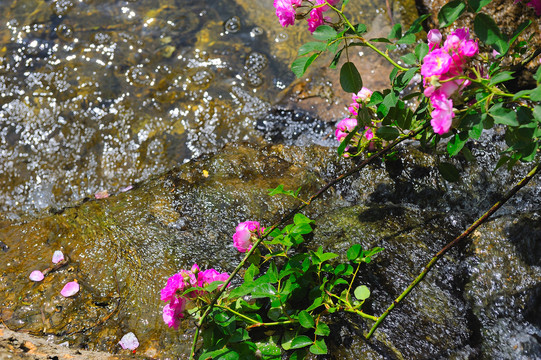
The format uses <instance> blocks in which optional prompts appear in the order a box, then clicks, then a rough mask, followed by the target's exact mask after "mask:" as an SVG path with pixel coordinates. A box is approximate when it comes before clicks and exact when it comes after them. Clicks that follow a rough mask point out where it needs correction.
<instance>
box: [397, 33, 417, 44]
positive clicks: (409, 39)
mask: <svg viewBox="0 0 541 360" xmlns="http://www.w3.org/2000/svg"><path fill="white" fill-rule="evenodd" d="M415 40H417V37H416V36H415V34H407V35H404V37H402V38H401V39H400V40H398V41H397V42H396V43H397V44H408V45H409V44H413V43H414V42H415Z"/></svg>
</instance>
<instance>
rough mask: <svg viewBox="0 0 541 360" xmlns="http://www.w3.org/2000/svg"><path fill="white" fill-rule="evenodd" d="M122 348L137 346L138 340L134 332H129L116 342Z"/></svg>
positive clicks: (134, 347)
mask: <svg viewBox="0 0 541 360" xmlns="http://www.w3.org/2000/svg"><path fill="white" fill-rule="evenodd" d="M118 343H119V344H120V346H122V348H123V349H130V350H135V349H137V348H138V347H139V340H137V337H136V336H135V334H134V333H132V332H129V333H127V334H126V335H124V336H123V337H122V339H120V341H119V342H118Z"/></svg>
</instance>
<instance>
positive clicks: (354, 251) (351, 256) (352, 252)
mask: <svg viewBox="0 0 541 360" xmlns="http://www.w3.org/2000/svg"><path fill="white" fill-rule="evenodd" d="M362 251H363V247H362V246H361V245H360V244H355V245H353V246H351V247H350V248H349V249H348V251H347V253H346V255H347V257H348V260H349V261H353V260H355V259H357V258H358V257H359V256H360V255H361V253H362Z"/></svg>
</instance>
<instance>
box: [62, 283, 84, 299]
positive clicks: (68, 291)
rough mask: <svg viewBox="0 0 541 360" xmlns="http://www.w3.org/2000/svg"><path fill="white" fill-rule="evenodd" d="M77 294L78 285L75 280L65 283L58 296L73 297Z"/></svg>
mask: <svg viewBox="0 0 541 360" xmlns="http://www.w3.org/2000/svg"><path fill="white" fill-rule="evenodd" d="M78 292H79V284H78V283H77V281H76V280H74V281H72V282H69V283H67V284H66V285H64V288H63V289H62V291H60V294H62V296H64V297H68V296H73V295H75V294H77V293H78Z"/></svg>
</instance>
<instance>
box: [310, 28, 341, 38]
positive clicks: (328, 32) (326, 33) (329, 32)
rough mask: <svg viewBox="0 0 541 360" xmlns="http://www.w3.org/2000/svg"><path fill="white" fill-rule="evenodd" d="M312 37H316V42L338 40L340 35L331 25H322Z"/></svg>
mask: <svg viewBox="0 0 541 360" xmlns="http://www.w3.org/2000/svg"><path fill="white" fill-rule="evenodd" d="M312 35H313V36H314V38H316V40H323V41H328V40H330V39H334V38H336V36H337V35H338V33H337V32H336V30H334V29H333V28H332V27H330V26H329V25H320V26H318V27H317V29H316V30H315V31H314V32H313V33H312Z"/></svg>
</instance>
